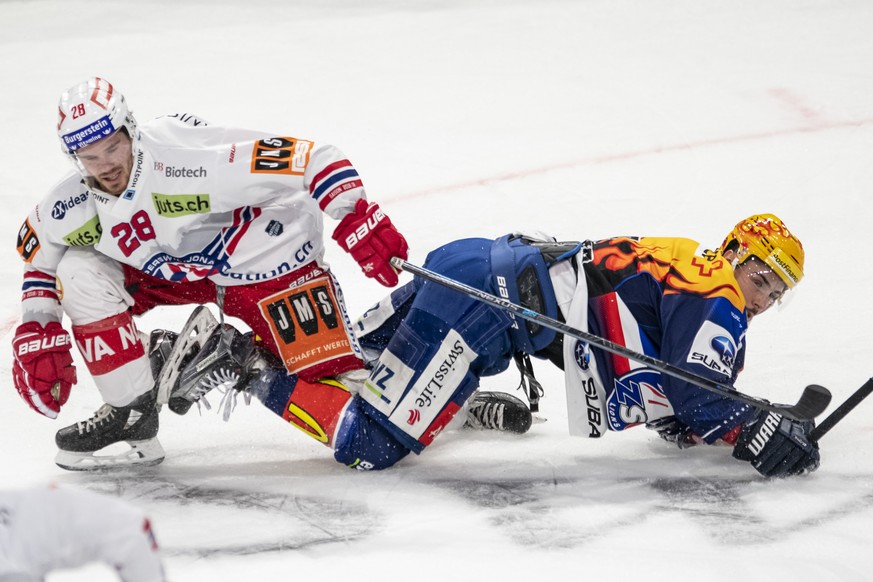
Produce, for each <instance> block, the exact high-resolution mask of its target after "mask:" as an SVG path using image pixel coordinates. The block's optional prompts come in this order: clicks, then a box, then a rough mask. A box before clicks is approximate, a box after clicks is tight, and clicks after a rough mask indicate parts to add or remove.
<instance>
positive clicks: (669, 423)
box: [646, 416, 698, 449]
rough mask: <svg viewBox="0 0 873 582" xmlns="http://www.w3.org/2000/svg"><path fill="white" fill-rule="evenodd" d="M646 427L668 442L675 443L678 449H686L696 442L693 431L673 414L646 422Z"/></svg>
mask: <svg viewBox="0 0 873 582" xmlns="http://www.w3.org/2000/svg"><path fill="white" fill-rule="evenodd" d="M646 428H648V429H650V430H653V431H655V432H657V433H658V436H660V437H661V438H662V439H664V440H665V441H667V442H668V443H675V444H676V446H677V447H679V448H680V449H688V448H690V447H693V446H695V445H696V444H697V442H698V439H696V438H695V435H694V431H692V430H691V427H690V426H688V425H687V424H684V423H682V422H680V421H679V419H678V418H676V417H675V416H664V417H662V418H658V419H656V420H652V421H649V422H647V423H646Z"/></svg>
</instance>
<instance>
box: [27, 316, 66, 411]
mask: <svg viewBox="0 0 873 582" xmlns="http://www.w3.org/2000/svg"><path fill="white" fill-rule="evenodd" d="M72 347H73V344H72V341H71V340H70V334H68V333H67V332H66V331H65V330H64V328H63V327H61V324H60V323H58V322H56V321H52V322H50V323H49V324H48V325H46V326H45V327H43V326H42V325H40V324H39V323H38V322H36V321H28V322H27V323H23V324H21V325H19V326H18V329H16V330H15V338H14V339H13V340H12V351H13V354H14V356H15V360H14V361H13V362H12V381H13V383H14V384H15V389H16V390H18V393H19V394H20V395H21V397H22V398H23V399H24V401H25V402H27V404H29V405H30V407H31V408H33V409H34V410H35V411H37V412H39V413H40V414H43V415H45V416H47V417H49V418H57V416H58V412H60V410H61V406H63V405H64V403H65V402H66V401H67V398H69V397H70V388H72V386H73V384H75V383H76V367H75V366H73V356H72V354H71V353H70V350H71V348H72Z"/></svg>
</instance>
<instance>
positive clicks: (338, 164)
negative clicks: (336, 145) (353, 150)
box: [309, 160, 352, 194]
mask: <svg viewBox="0 0 873 582" xmlns="http://www.w3.org/2000/svg"><path fill="white" fill-rule="evenodd" d="M351 165H352V163H351V162H350V161H348V160H340V161H338V162H334V163H332V164H329V165H328V166H327V167H325V168H324V169H323V170H322V171H320V172H319V173H317V174H316V175H315V178H313V179H312V183H311V184H309V193H310V194H315V190H316V188H318V184H319V183H320V182H321V181H322V180H324V179H325V178H327V177H328V176H329V175H330V174H332V173H333V172H335V171H337V170H339V169H340V168H349V167H351Z"/></svg>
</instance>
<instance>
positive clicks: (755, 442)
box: [733, 412, 821, 477]
mask: <svg viewBox="0 0 873 582" xmlns="http://www.w3.org/2000/svg"><path fill="white" fill-rule="evenodd" d="M814 427H815V423H814V422H812V421H806V422H799V421H796V420H791V419H788V418H785V417H783V416H782V415H781V414H777V413H775V412H762V413H761V414H759V415H758V417H757V418H755V419H754V420H752V421H750V422H749V423H748V424H746V425H745V426H743V428H742V429H741V430H740V435H739V437H738V438H737V443H736V445H735V446H734V453H733V456H734V457H735V458H737V459H740V460H741V461H749V462H750V463H752V466H753V467H754V468H755V469H757V470H758V472H759V473H761V474H762V475H764V476H765V477H788V476H790V475H801V474H803V473H811V472H813V471H815V470H816V469H818V465H819V461H820V460H821V455H820V454H819V451H818V443H817V442H815V441H810V440H809V433H810V432H812V429H813V428H814Z"/></svg>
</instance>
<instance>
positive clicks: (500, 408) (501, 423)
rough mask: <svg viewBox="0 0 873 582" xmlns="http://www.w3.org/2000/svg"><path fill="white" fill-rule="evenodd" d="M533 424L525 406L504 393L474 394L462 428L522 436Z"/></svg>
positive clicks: (528, 410) (478, 392)
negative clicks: (512, 433)
mask: <svg viewBox="0 0 873 582" xmlns="http://www.w3.org/2000/svg"><path fill="white" fill-rule="evenodd" d="M531 424H533V415H531V412H530V409H529V408H528V407H527V405H526V404H525V403H524V402H522V401H521V400H519V399H518V398H516V397H515V396H512V395H511V394H506V393H505V392H480V391H477V392H474V393H473V396H472V398H470V400H469V407H468V409H467V421H466V423H464V428H472V429H476V430H498V431H504V432H514V433H517V434H524V433H526V432H527V431H528V430H530V427H531Z"/></svg>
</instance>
